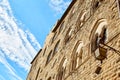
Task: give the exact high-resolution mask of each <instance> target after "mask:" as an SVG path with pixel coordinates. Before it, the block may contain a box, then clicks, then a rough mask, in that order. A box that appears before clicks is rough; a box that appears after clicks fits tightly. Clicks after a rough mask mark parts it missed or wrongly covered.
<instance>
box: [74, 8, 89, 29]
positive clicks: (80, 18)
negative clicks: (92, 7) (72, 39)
mask: <svg viewBox="0 0 120 80" xmlns="http://www.w3.org/2000/svg"><path fill="white" fill-rule="evenodd" d="M86 14H87V11H86V10H83V11H82V12H81V13H80V14H78V17H77V20H76V24H75V25H76V28H77V31H78V30H79V29H80V28H81V27H82V26H83V25H84V22H85V18H86V17H85V16H86Z"/></svg>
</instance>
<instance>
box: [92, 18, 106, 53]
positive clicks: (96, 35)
mask: <svg viewBox="0 0 120 80" xmlns="http://www.w3.org/2000/svg"><path fill="white" fill-rule="evenodd" d="M90 41H91V52H94V51H95V50H96V49H97V48H98V47H99V44H101V43H102V44H104V43H105V42H106V41H107V20H106V19H100V20H98V21H97V22H96V23H95V25H94V27H93V29H92V30H91V34H90Z"/></svg>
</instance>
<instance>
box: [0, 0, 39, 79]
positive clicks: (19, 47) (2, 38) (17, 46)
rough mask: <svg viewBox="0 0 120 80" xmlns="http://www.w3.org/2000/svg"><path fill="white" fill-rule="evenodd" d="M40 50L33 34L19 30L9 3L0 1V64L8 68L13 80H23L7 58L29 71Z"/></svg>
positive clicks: (3, 0)
mask: <svg viewBox="0 0 120 80" xmlns="http://www.w3.org/2000/svg"><path fill="white" fill-rule="evenodd" d="M40 48H41V47H40V45H39V43H38V42H37V40H36V39H35V37H34V35H33V34H32V33H31V32H29V31H23V30H22V29H21V28H19V26H18V22H17V21H16V19H15V18H14V16H13V14H12V10H11V8H10V5H9V3H8V1H7V0H0V63H2V64H3V65H4V66H5V67H6V68H7V70H8V71H7V72H10V73H9V74H11V75H10V76H12V77H13V78H14V79H11V80H22V79H21V78H20V77H19V76H18V75H17V74H16V71H15V69H14V68H13V67H12V66H11V64H10V63H9V62H8V61H7V59H6V57H7V58H9V59H10V60H12V61H13V62H15V63H17V64H18V66H19V67H21V68H24V69H25V70H26V71H28V70H29V68H30V61H32V59H33V58H34V56H35V55H36V53H37V51H38V50H39V49H40ZM5 56H6V57H5ZM0 77H1V78H3V77H2V76H0Z"/></svg>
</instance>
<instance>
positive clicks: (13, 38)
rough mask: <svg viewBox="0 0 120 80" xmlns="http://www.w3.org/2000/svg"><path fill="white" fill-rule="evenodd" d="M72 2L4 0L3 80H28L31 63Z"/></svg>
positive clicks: (0, 23) (0, 27)
mask: <svg viewBox="0 0 120 80" xmlns="http://www.w3.org/2000/svg"><path fill="white" fill-rule="evenodd" d="M70 1H71V0H0V69H1V70H0V80H26V77H27V74H28V72H29V69H30V62H31V61H32V60H33V58H34V56H35V55H36V54H37V52H38V51H39V50H40V48H41V47H42V46H43V44H44V41H45V38H46V36H47V34H48V33H49V31H50V30H51V28H52V27H53V25H54V24H55V22H56V21H57V20H58V19H59V18H60V17H61V15H62V14H63V12H64V11H65V9H66V8H67V6H68V5H69V3H70Z"/></svg>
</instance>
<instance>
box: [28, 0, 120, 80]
mask: <svg viewBox="0 0 120 80" xmlns="http://www.w3.org/2000/svg"><path fill="white" fill-rule="evenodd" d="M119 4H120V2H119ZM118 10H119V5H118V4H117V2H116V0H73V1H72V3H71V5H70V6H69V7H68V9H67V10H66V12H65V13H64V14H63V16H62V18H61V19H60V20H59V22H58V23H57V24H58V25H55V27H54V29H53V30H52V31H51V32H50V34H49V35H48V36H47V38H46V42H45V44H44V47H43V48H42V50H41V52H39V53H40V54H39V55H37V56H36V57H35V59H34V60H33V61H32V63H31V64H32V67H31V70H30V72H29V74H28V77H27V80H120V52H119V51H120V17H119V11H118ZM106 51H107V52H106Z"/></svg>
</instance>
